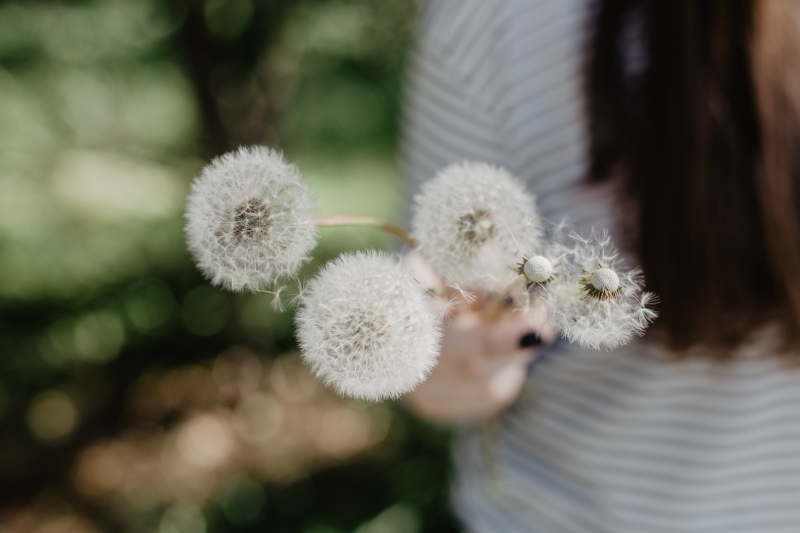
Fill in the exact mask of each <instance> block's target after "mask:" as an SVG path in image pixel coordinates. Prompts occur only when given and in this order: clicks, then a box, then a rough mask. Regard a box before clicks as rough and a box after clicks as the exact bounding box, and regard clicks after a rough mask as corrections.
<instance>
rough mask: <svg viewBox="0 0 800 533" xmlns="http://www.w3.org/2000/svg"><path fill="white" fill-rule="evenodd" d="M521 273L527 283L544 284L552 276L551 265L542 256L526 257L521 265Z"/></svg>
mask: <svg viewBox="0 0 800 533" xmlns="http://www.w3.org/2000/svg"><path fill="white" fill-rule="evenodd" d="M522 273H523V274H524V275H525V278H526V279H527V280H528V281H532V282H534V283H544V282H545V281H547V280H549V279H550V276H551V275H552V274H553V264H552V263H551V262H550V260H549V259H547V258H546V257H544V256H542V255H534V256H533V257H528V258H527V259H525V262H524V263H523V264H522Z"/></svg>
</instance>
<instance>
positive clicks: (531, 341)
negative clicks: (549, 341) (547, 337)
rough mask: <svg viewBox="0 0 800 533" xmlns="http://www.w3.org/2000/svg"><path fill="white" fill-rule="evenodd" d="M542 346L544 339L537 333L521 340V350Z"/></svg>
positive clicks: (529, 334) (525, 336)
mask: <svg viewBox="0 0 800 533" xmlns="http://www.w3.org/2000/svg"><path fill="white" fill-rule="evenodd" d="M540 344H542V338H541V337H540V336H539V335H538V334H536V333H528V334H527V335H523V336H522V338H521V339H520V340H519V346H520V348H530V347H531V346H538V345H540Z"/></svg>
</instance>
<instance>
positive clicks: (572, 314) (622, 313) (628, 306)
mask: <svg viewBox="0 0 800 533" xmlns="http://www.w3.org/2000/svg"><path fill="white" fill-rule="evenodd" d="M569 239H570V240H571V242H572V246H571V249H570V251H569V253H568V254H567V261H566V265H567V268H568V269H569V270H570V271H571V272H570V274H569V275H567V276H564V277H563V278H559V279H558V280H557V281H555V282H554V283H552V284H551V285H550V286H549V287H548V290H549V295H550V299H549V303H550V306H551V313H552V321H553V325H554V326H555V328H556V329H557V330H558V331H559V332H560V333H561V334H562V335H563V336H564V337H566V338H567V339H569V340H570V341H572V342H576V343H578V344H580V345H582V346H585V347H589V348H595V349H608V350H610V349H613V348H616V347H617V346H620V345H622V344H626V343H628V342H630V341H631V340H632V339H633V338H635V337H638V336H640V335H642V334H643V333H644V330H645V329H646V328H647V325H648V324H649V323H650V322H652V321H653V320H654V319H655V318H656V316H657V313H656V312H655V311H654V310H653V309H652V307H653V306H654V305H655V304H656V303H657V298H656V296H655V295H654V294H651V293H646V292H642V289H643V287H644V281H643V278H642V273H641V270H640V269H638V268H636V269H633V270H628V269H627V268H626V267H625V264H624V262H623V261H622V259H621V258H620V257H619V253H618V252H617V250H616V249H615V248H614V247H613V245H612V243H611V238H610V237H609V236H608V233H607V232H601V233H597V232H594V231H593V232H591V233H590V234H589V236H588V237H581V236H580V235H578V234H576V233H572V234H570V235H569Z"/></svg>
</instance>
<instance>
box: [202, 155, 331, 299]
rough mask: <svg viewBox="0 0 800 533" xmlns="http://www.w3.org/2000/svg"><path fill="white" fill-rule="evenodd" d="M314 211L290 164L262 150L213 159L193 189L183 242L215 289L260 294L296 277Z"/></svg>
mask: <svg viewBox="0 0 800 533" xmlns="http://www.w3.org/2000/svg"><path fill="white" fill-rule="evenodd" d="M313 215H314V208H313V205H312V203H311V200H310V198H309V195H308V188H307V186H306V185H305V184H304V183H303V181H302V180H301V178H300V173H299V171H298V170H297V167H296V166H295V165H292V164H290V163H288V162H286V161H285V159H284V158H283V155H282V154H281V153H280V152H277V151H274V150H271V149H269V148H266V147H261V146H255V147H249V148H247V147H243V148H239V149H238V150H236V151H235V152H230V153H227V154H225V155H223V156H222V157H218V158H217V159H215V160H214V161H212V162H211V164H209V165H208V166H206V167H205V168H204V169H203V172H202V173H201V174H200V176H199V177H198V178H197V179H196V180H195V181H194V183H193V184H192V189H191V192H190V193H189V197H188V198H187V201H186V239H187V242H188V247H189V250H190V251H191V252H192V255H193V256H194V258H195V261H196V262H197V265H198V267H199V268H200V270H201V271H202V272H203V273H204V274H205V275H206V276H207V277H208V278H209V279H210V280H211V282H212V283H213V284H214V285H221V286H223V287H225V288H227V289H230V290H234V291H241V290H252V291H258V290H263V289H265V288H267V287H269V286H271V285H273V284H274V283H275V282H276V281H277V280H279V279H282V278H286V277H289V276H292V275H294V274H296V272H297V270H298V269H299V268H300V266H301V265H302V263H303V261H304V260H305V258H306V257H307V256H308V254H309V253H310V252H311V250H312V249H313V248H314V246H315V245H316V235H317V233H316V227H315V226H314V225H313V221H312V217H313Z"/></svg>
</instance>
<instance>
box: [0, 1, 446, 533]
mask: <svg viewBox="0 0 800 533" xmlns="http://www.w3.org/2000/svg"><path fill="white" fill-rule="evenodd" d="M419 7H420V6H419V3H415V2H412V1H410V0H348V1H344V0H328V1H326V0H205V1H203V0H162V1H158V0H87V1H77V0H73V1H56V0H48V1H32V0H25V1H18V2H3V3H0V479H2V483H0V533H6V532H17V531H51V530H52V531H64V532H67V533H70V532H95V531H97V532H103V531H108V532H113V531H133V532H139V531H142V532H151V531H152V532H159V533H202V532H208V533H213V532H218V531H225V532H227V531H233V532H236V531H280V532H287V533H289V532H303V533H335V532H351V531H352V532H358V533H394V532H397V533H400V532H403V533H406V532H407V533H415V532H417V533H421V532H429V531H430V532H432V531H450V530H453V529H454V527H455V526H454V521H453V519H452V517H451V516H450V514H449V511H448V509H447V484H448V480H449V472H450V467H449V462H448V461H449V460H448V455H447V444H448V440H449V435H448V434H447V432H445V431H443V430H441V429H436V428H433V427H430V426H428V425H426V424H424V423H422V422H420V421H418V420H416V419H415V418H413V417H412V416H410V415H409V414H408V413H407V412H406V411H405V410H404V408H403V406H402V405H399V404H382V405H368V404H359V403H351V402H347V401H345V400H342V399H341V398H337V397H336V396H335V395H333V394H331V393H330V392H328V391H325V390H323V389H321V387H320V386H319V385H318V384H317V383H316V382H315V381H314V380H313V379H310V378H309V376H308V375H307V372H306V371H305V370H304V369H303V367H302V366H301V365H299V364H298V359H297V355H296V351H295V350H296V344H295V340H294V338H293V335H292V319H291V311H287V312H283V313H280V312H276V311H274V310H273V309H272V307H271V305H270V304H271V297H270V296H269V295H248V294H231V293H226V292H223V291H220V290H217V289H215V288H213V287H211V286H209V285H208V283H207V282H206V281H205V280H204V279H203V278H202V276H201V275H200V274H199V273H198V271H197V270H196V269H195V268H194V266H193V264H192V261H191V258H190V257H189V255H188V253H187V251H186V248H185V244H184V239H183V233H182V231H183V230H182V226H183V219H182V216H183V214H182V212H183V204H184V199H185V195H186V192H187V190H188V186H189V184H190V182H191V180H192V178H193V177H194V176H195V175H196V174H197V173H198V172H199V170H200V169H201V168H202V166H203V165H204V164H205V163H207V162H208V161H209V160H210V159H211V158H212V157H214V156H216V155H219V154H221V153H224V152H225V151H228V150H230V149H232V148H235V147H237V146H239V145H241V144H267V145H270V146H275V147H279V148H281V149H283V150H284V151H285V152H286V154H287V156H288V157H289V158H290V159H291V160H292V161H294V162H295V163H297V164H298V166H299V167H300V169H301V171H302V173H303V174H304V176H305V177H306V178H307V180H308V182H309V183H310V186H311V189H312V193H313V195H314V198H315V201H316V205H317V208H318V212H319V214H320V215H331V214H371V215H380V216H383V217H386V218H389V219H393V220H397V219H398V218H399V217H400V213H401V212H402V208H403V205H402V204H403V201H404V200H403V193H402V190H403V189H402V184H401V182H400V180H399V175H398V165H397V159H396V141H397V133H398V126H399V109H400V100H401V93H402V75H403V68H404V60H405V57H406V53H407V50H408V46H409V43H410V40H411V30H412V27H413V24H414V20H415V17H416V16H417V12H418V9H419ZM394 246H395V243H393V242H392V241H391V240H390V239H389V238H387V237H385V236H384V235H382V234H380V233H377V232H375V231H373V230H370V229H355V228H353V229H333V228H331V229H325V230H323V233H322V238H321V240H320V246H319V248H318V249H317V251H316V253H315V260H314V262H312V263H311V264H309V266H308V268H307V269H306V271H305V272H304V273H303V277H308V276H310V275H313V272H314V270H315V269H316V268H318V266H319V264H320V262H321V261H324V260H325V259H328V258H330V257H333V256H335V255H336V254H338V253H340V252H342V251H345V250H352V249H361V248H367V247H384V248H392V247H394ZM48 528H49V529H48Z"/></svg>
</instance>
